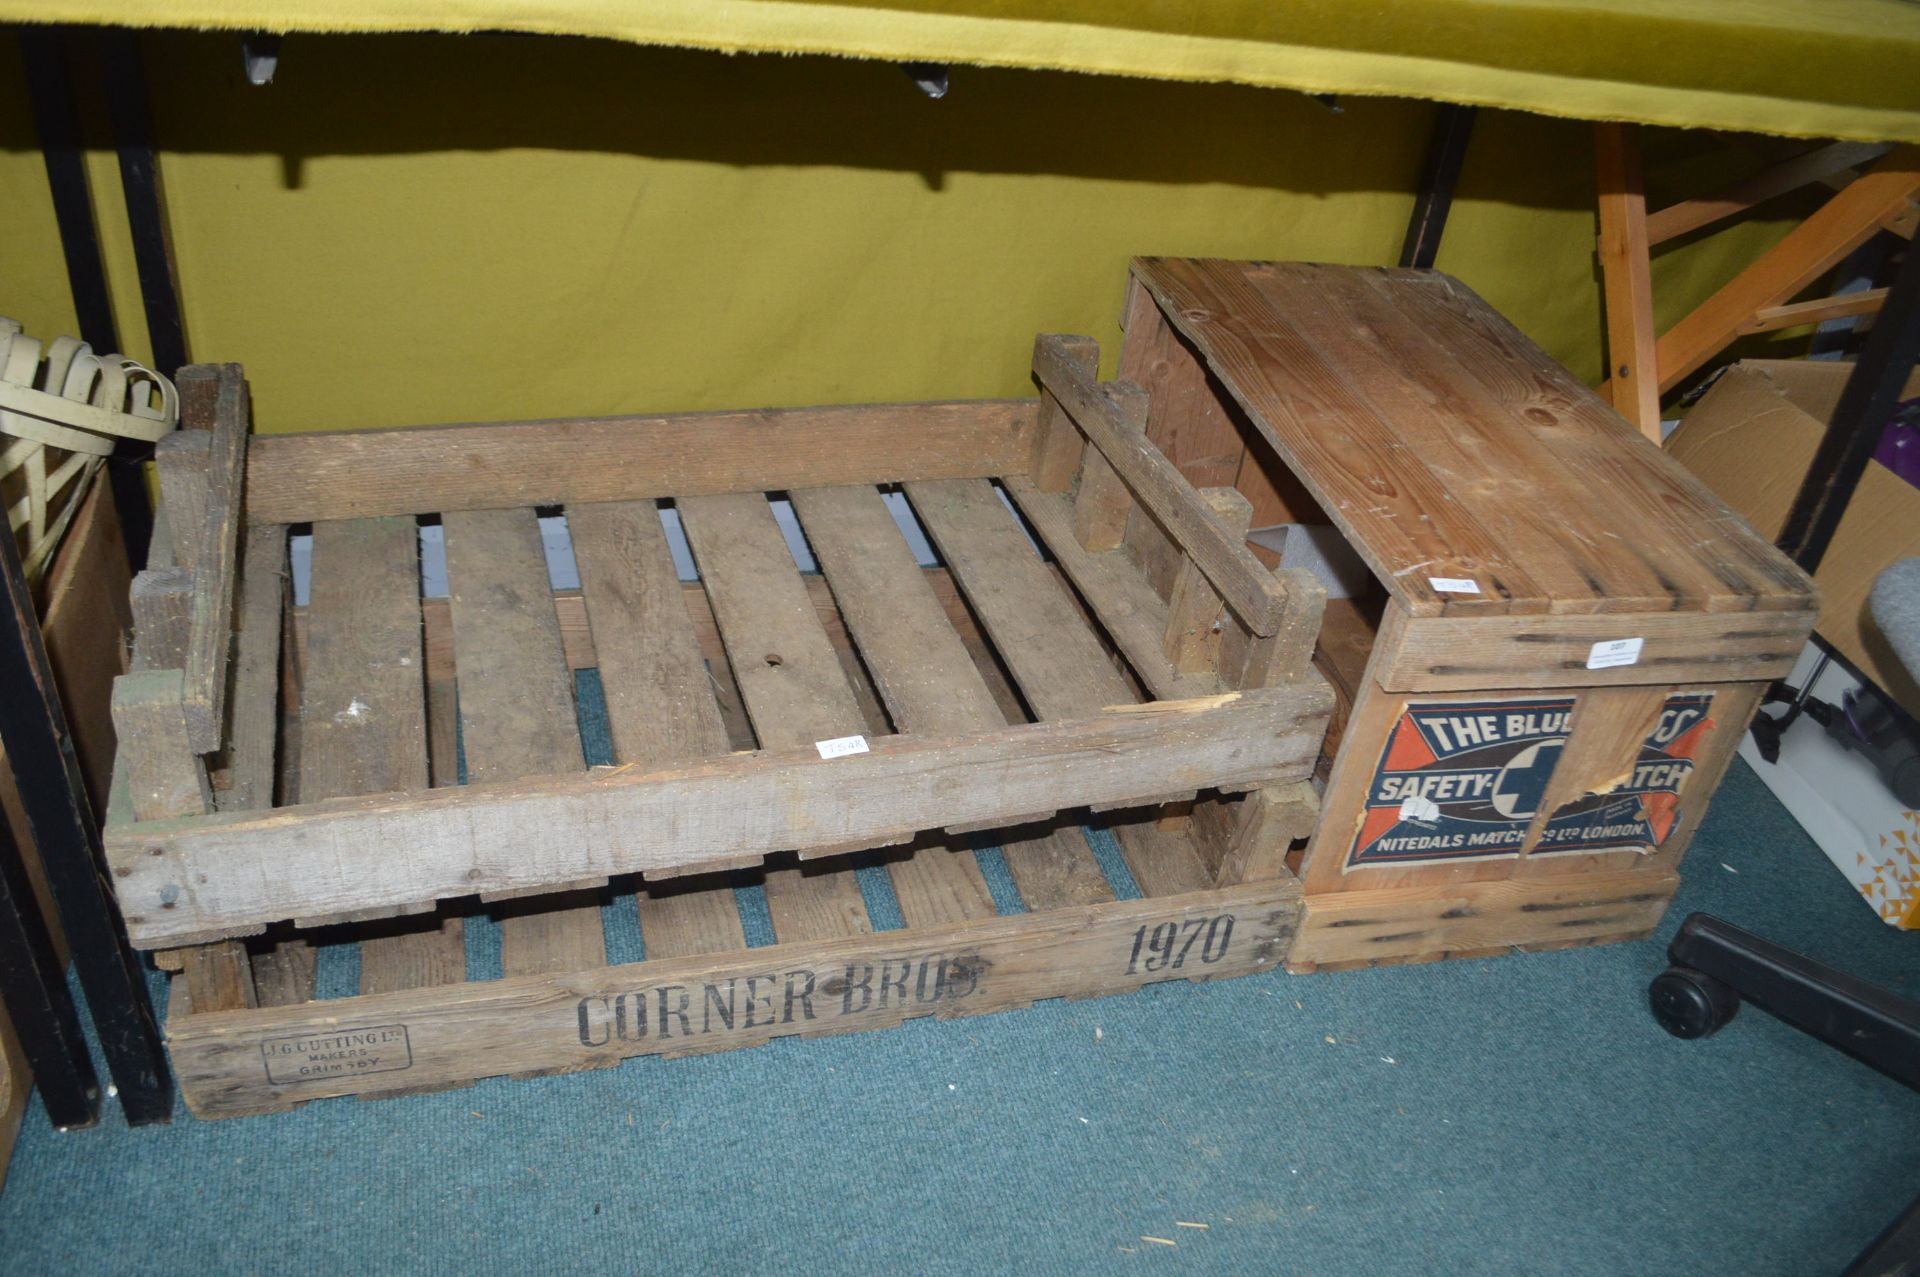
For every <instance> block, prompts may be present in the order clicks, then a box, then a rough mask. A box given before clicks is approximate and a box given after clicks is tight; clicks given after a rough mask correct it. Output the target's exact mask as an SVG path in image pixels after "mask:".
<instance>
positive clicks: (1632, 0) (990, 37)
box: [0, 0, 1920, 141]
mask: <svg viewBox="0 0 1920 1277" xmlns="http://www.w3.org/2000/svg"><path fill="white" fill-rule="evenodd" d="M0 20H17V21H27V22H36V21H37V22H109V23H120V24H124V25H131V26H146V27H212V28H228V29H238V30H269V31H529V32H541V33H547V34H569V35H587V36H606V37H612V38H615V39H621V40H631V41H636V42H640V43H646V44H668V45H681V46H687V47H692V48H704V49H719V50H724V51H729V52H742V51H744V52H781V53H839V54H848V55H852V56H856V57H870V58H881V59H887V60H891V61H902V60H909V59H934V60H939V61H952V62H964V63H974V64H986V65H994V66H1018V67H1039V68H1047V69H1060V70H1075V71H1094V72H1104V73H1110V74H1121V75H1139V76H1152V77H1156V78H1161V79H1172V80H1217V81H1231V82H1235V83H1241V84H1255V85H1263V86H1267V87H1278V88H1290V89H1301V90H1307V91H1311V92H1318V93H1355V94H1379V95H1392V96H1398V97H1415V98H1431V99H1437V100H1440V101H1454V102H1473V103H1479V104H1482V105H1487V106H1501V107H1517V108H1521V109H1524V110H1529V111H1537V112H1546V113H1549V114H1555V115H1565V116H1572V117H1575V118H1578V119H1586V120H1594V119H1632V120H1640V121H1643V122H1651V123H1659V124H1669V125H1680V126H1686V127H1695V128H1698V127H1712V128H1733V129H1752V130H1756V131H1762V132H1774V133H1787V134H1797V135H1803V136H1836V137H1858V138H1864V139H1867V140H1875V141H1877V140H1885V139H1900V140H1905V141H1920V86H1916V83H1915V80H1916V76H1915V71H1914V68H1915V66H1916V64H1920V6H1917V5H1915V4H1913V3H1912V2H1911V0H1375V2H1374V3H1367V4H1356V3H1354V2H1353V0H726V3H718V2H717V0H0Z"/></svg>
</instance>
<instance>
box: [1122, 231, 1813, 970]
mask: <svg viewBox="0 0 1920 1277" xmlns="http://www.w3.org/2000/svg"><path fill="white" fill-rule="evenodd" d="M1125 327H1126V342H1125V346H1124V348H1123V353H1122V356H1121V360H1120V376H1121V377H1123V378H1127V379H1130V380H1132V381H1135V382H1137V383H1139V384H1140V385H1142V386H1144V387H1145V388H1146V390H1147V392H1148V396H1149V410H1148V416H1149V426H1148V433H1149V435H1150V436H1151V437H1152V439H1153V440H1154V441H1155V442H1156V443H1157V444H1158V445H1159V446H1160V447H1161V449H1162V450H1163V452H1164V453H1165V454H1166V455H1167V456H1168V457H1169V458H1171V459H1172V460H1174V461H1175V463H1176V464H1178V465H1179V466H1180V468H1181V470H1182V471H1183V473H1185V474H1187V475H1188V476H1189V478H1191V479H1192V480H1193V481H1194V482H1195V483H1198V484H1203V485H1225V484H1232V485H1235V486H1237V488H1238V489H1239V490H1240V491H1241V492H1242V493H1243V494H1245V495H1246V496H1247V498H1248V500H1249V502H1250V504H1251V505H1252V507H1253V515H1252V521H1253V524H1254V526H1255V527H1257V528H1259V527H1267V526H1269V525H1279V524H1316V523H1317V524H1331V525H1333V527H1335V528H1336V529H1337V530H1338V531H1339V533H1340V534H1341V535H1342V536H1343V537H1344V538H1345V540H1346V541H1347V542H1348V544H1349V545H1350V546H1351V547H1352V548H1353V549H1354V550H1355V551H1357V552H1358V554H1359V556H1360V557H1361V558H1362V559H1364V561H1365V564H1366V566H1367V568H1368V569H1370V571H1371V573H1372V575H1373V577H1374V578H1375V580H1376V582H1377V585H1376V589H1375V591H1374V593H1373V594H1372V595H1371V597H1367V598H1361V599H1359V600H1353V601H1349V600H1339V601H1338V603H1339V606H1337V607H1333V608H1330V609H1329V612H1328V615H1327V625H1326V628H1325V630H1324V631H1323V639H1324V642H1323V644H1322V649H1321V651H1320V653H1319V655H1318V658H1317V659H1318V660H1319V661H1320V662H1321V663H1322V665H1323V667H1324V668H1325V669H1326V671H1327V672H1328V675H1329V677H1330V678H1331V679H1332V681H1333V682H1334V683H1335V685H1336V686H1337V687H1339V688H1340V690H1341V692H1342V697H1341V700H1342V705H1341V708H1340V710H1337V711H1336V715H1335V723H1336V730H1337V731H1338V732H1339V734H1338V737H1337V741H1338V743H1337V748H1336V747H1335V744H1334V742H1335V739H1336V737H1335V734H1334V733H1330V734H1329V747H1330V751H1332V756H1331V757H1330V759H1329V762H1330V774H1329V775H1328V777H1327V784H1326V791H1325V794H1324V795H1323V810H1322V819H1321V823H1320V826H1319V828H1318V830H1317V832H1316V833H1315V835H1314V837H1313V839H1312V841H1311V843H1310V844H1309V845H1308V846H1307V847H1306V848H1305V849H1304V853H1303V854H1302V855H1299V856H1296V857H1295V859H1294V861H1293V863H1294V864H1295V865H1296V867H1297V868H1298V870H1299V875H1300V878H1301V881H1302V883H1303V885H1304V886H1305V889H1306V892H1307V917H1306V921H1305V923H1304V925H1303V927H1302V931H1301V934H1300V936H1299V938H1298V940H1297V941H1296V943H1295V945H1294V948H1293V951H1292V953H1291V955H1290V958H1289V967H1290V969H1293V970H1300V971H1304V970H1311V969H1315V968H1319V967H1327V966H1342V965H1352V964H1365V963H1373V962H1380V961H1406V960H1417V959H1428V958H1437V957H1449V956H1462V955H1467V954H1484V953H1497V952H1505V951H1507V950H1508V949H1509V948H1511V947H1515V946H1518V947H1524V948H1542V947H1553V946H1558V945H1564V944H1571V943H1594V942H1600V941H1604V940H1617V939H1627V938H1632V937H1637V936H1640V935H1644V934H1646V933H1647V932H1648V931H1649V930H1650V929H1651V928H1652V927H1653V926H1654V925H1655V923H1657V922H1658V920H1659V918H1660V916H1661V913H1662V911H1663V910H1664V909H1665V907H1666V904H1667V901H1668V900H1669V899H1670V898H1671V896H1672V894H1673V892H1674V889H1675V887H1676V886H1677V884H1678V881H1679V879H1678V876H1677V867H1678V865H1679V862H1680V858H1681V856H1682V854H1683V853H1684V851H1685V849H1686V845H1687V842H1688V840H1689V838H1690V837H1691V836H1692V833H1693V830H1694V829H1695V828H1696V827H1697V826H1698V824H1699V822H1700V818H1701V817H1702V815H1703V814H1704V813H1705V811H1706V807H1707V802H1708V799H1709V798H1710V797H1711V796H1712V793H1713V790H1714V788H1715V786H1717V785H1718V783H1719V781H1720V779H1721V776H1722V774H1723V773H1724V771H1725V769H1726V767H1727V765H1728V763H1729V761H1730V759H1731V758H1732V755H1733V752H1734V749H1735V747H1736V746H1737V744H1738V742H1739V739H1740V737H1741V735H1742V733H1743V732H1744V731H1745V728H1746V725H1747V723H1748V721H1749V720H1750V718H1751V717H1752V714H1753V712H1754V709H1755V707H1756V704H1757V702H1758V698H1759V696H1760V694H1761V692H1762V691H1763V689H1764V688H1765V686H1766V684H1767V682H1768V681H1769V680H1771V679H1774V678H1778V677H1783V676H1785V674H1786V673H1787V672H1788V670H1789V668H1790V667H1791V665H1792V663H1793V660H1794V657H1795V656H1796V655H1797V654H1798V652H1799V651H1800V649H1801V647H1802V645H1803V644H1804V643H1805V641H1806V638H1807V636H1808V633H1809V631H1810V629H1811V626H1812V624H1813V620H1814V616H1815V608H1816V596H1815V591H1814V588H1813V585H1812V583H1811V581H1809V580H1808V579H1807V577H1806V576H1805V575H1804V574H1803V573H1802V572H1800V571H1799V569H1797V568H1796V567H1794V566H1793V564H1792V563H1790V562H1789V561H1788V560H1787V559H1786V558H1785V557H1784V556H1783V555H1781V554H1779V553H1778V552H1777V551H1776V550H1774V549H1773V547H1772V546H1770V545H1768V544H1767V543H1766V542H1765V541H1763V540H1762V539H1761V538H1760V537H1759V536H1757V535H1756V534H1755V533H1754V532H1753V530H1752V529H1751V528H1749V527H1748V526H1747V525H1746V524H1745V523H1744V522H1743V521H1742V520H1741V519H1740V518H1739V517H1738V516H1737V515H1735V514H1733V513H1732V512H1731V511H1729V510H1728V509H1727V508H1726V507H1725V506H1724V505H1723V504H1721V502H1720V501H1718V500H1717V499H1716V498H1715V497H1713V496H1712V494H1711V493H1709V492H1708V491H1707V490H1706V489H1705V488H1704V487H1703V486H1702V485H1701V484H1699V483H1698V482H1697V481H1696V480H1694V479H1693V478H1692V476H1691V475H1689V474H1688V473H1687V472H1686V471H1685V470H1684V469H1683V468H1681V467H1680V466H1679V465H1678V464H1677V463H1675V462H1673V461H1672V460H1671V459H1670V458H1668V457H1667V456H1666V455H1665V454H1664V453H1662V452H1661V451H1660V450H1659V449H1658V448H1656V447H1655V446H1653V445H1652V444H1650V443H1648V442H1647V441H1646V440H1645V439H1644V438H1642V437H1641V436H1640V435H1639V433H1638V432H1637V431H1635V430H1634V429H1633V428H1632V427H1630V426H1629V425H1628V424H1627V423H1626V422H1625V421H1624V420H1622V419H1621V418H1620V417H1619V416H1617V415H1616V414H1615V413H1614V412H1613V410H1612V409H1611V408H1610V407H1608V406H1607V405H1606V404H1604V403H1603V402H1602V401H1601V400H1600V399H1599V398H1598V397H1597V396H1596V395H1595V394H1593V392H1591V391H1590V390H1589V389H1588V388H1587V387H1585V386H1584V385H1582V384H1580V383H1579V382H1578V381H1576V380H1575V379H1574V378H1573V377H1572V376H1570V375H1569V374H1568V373H1567V372H1566V371H1565V370H1564V369H1563V368H1561V367H1560V366H1559V365H1558V364H1556V363H1554V362H1553V361H1552V360H1551V359H1550V358H1549V357H1548V356H1546V355H1545V354H1544V353H1543V352H1542V351H1540V350H1539V349H1538V348H1537V347H1535V346H1534V345H1533V344H1532V343H1531V342H1529V341H1528V340H1527V339H1526V338H1525V337H1524V336H1522V335H1521V334H1520V333H1519V332H1518V331H1517V330H1515V329H1514V328H1513V326H1512V325H1511V324H1509V323H1507V322H1506V321H1505V320H1504V319H1503V318H1502V317H1501V316H1500V315H1499V314H1498V313H1497V312H1496V311H1494V310H1493V308H1492V307H1490V306H1488V305H1487V304H1486V303H1485V302H1484V301H1482V300H1481V299H1480V298H1478V297H1477V296H1475V295H1474V294H1473V293H1472V292H1471V291H1470V290H1468V289H1467V288H1465V287H1464V286H1463V285H1461V284H1460V283H1459V282H1458V281H1456V280H1453V279H1451V278H1449V277H1447V276H1445V275H1441V274H1438V273H1435V272H1430V271H1399V270H1378V269H1359V268H1349V267H1337V266H1312V265H1305V264H1298V263H1269V262H1223V261H1202V260H1175V259H1162V258H1152V259H1141V260H1139V261H1136V262H1135V263H1134V268H1133V276H1132V284H1131V286H1130V289H1129V292H1128V300H1127V305H1126V321H1125ZM1343 718H1344V725H1343V726H1342V720H1343Z"/></svg>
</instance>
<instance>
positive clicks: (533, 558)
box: [443, 509, 607, 975]
mask: <svg viewBox="0 0 1920 1277" xmlns="http://www.w3.org/2000/svg"><path fill="white" fill-rule="evenodd" d="M443 526H444V528H445V532H446V547H447V584H448V590H449V592H450V596H451V606H452V613H453V651H454V665H455V668H456V670H457V673H458V679H459V690H460V726H461V740H462V743H463V745H464V747H465V750H466V758H467V776H468V779H469V780H470V781H472V782H475V783H485V782H489V781H502V780H518V779H520V778H521V777H523V776H541V775H555V774H558V773H563V772H571V771H577V770H578V769H579V768H581V767H582V766H584V765H585V759H584V757H583V756H582V754H581V752H580V726H579V721H578V719H577V718H576V717H575V714H574V705H573V675H572V673H571V672H570V671H569V670H568V669H567V660H566V654H565V652H564V650H563V649H562V647H561V643H560V621H559V618H558V617H557V616H556V615H555V613H554V610H553V591H552V585H551V583H550V582H549V580H548V577H547V560H546V554H545V551H544V550H543V549H542V547H541V542H540V523H539V520H538V519H537V518H536V517H535V516H534V512H533V511H532V510H525V509H522V510H468V511H458V512H455V513H452V514H448V515H446V516H445V518H444V520H443ZM601 881H602V883H604V881H605V880H604V879H602V880H601ZM565 903H566V907H560V906H561V902H560V901H557V900H555V899H554V898H553V897H551V896H549V897H546V898H545V899H543V900H541V901H539V902H537V903H536V904H535V905H534V906H532V907H528V906H523V905H514V906H508V907H506V908H503V909H502V910H501V914H502V916H501V922H500V928H501V947H500V962H501V965H502V967H503V968H505V970H506V971H507V973H508V974H509V975H531V974H538V973H541V972H551V971H578V970H585V969H588V968H591V967H596V966H604V965H605V964H606V961H607V948H606V936H605V934H604V933H603V931H602V928H601V925H600V909H599V906H598V904H597V902H595V901H594V900H593V898H592V897H591V896H590V895H589V894H587V893H586V892H585V891H581V892H579V893H577V894H574V898H573V899H572V900H570V901H567V902H565Z"/></svg>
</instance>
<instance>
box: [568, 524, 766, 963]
mask: <svg viewBox="0 0 1920 1277" xmlns="http://www.w3.org/2000/svg"><path fill="white" fill-rule="evenodd" d="M567 530H568V532H569V533H570V535H571V537H572V540H573V557H574V561H575V562H576V563H577V564H578V565H579V568H580V585H581V590H582V592H583V593H584V595H585V599H586V610H587V616H588V619H589V621H590V622H591V624H592V629H593V632H592V642H593V649H594V650H593V658H594V659H593V664H594V665H596V666H597V667H598V668H599V670H600V686H601V689H602V691H603V694H604V695H605V697H606V703H607V723H608V727H609V728H610V730H611V732H612V735H613V756H614V759H615V760H616V761H617V762H619V763H621V764H628V763H632V764H636V765H642V766H644V765H650V764H656V763H674V762H682V761H693V760H697V759H701V758H711V757H714V756H717V755H720V754H725V753H726V752H727V751H728V748H729V746H728V742H727V729H726V724H725V723H723V722H722V721H721V718H720V706H719V703H718V702H717V701H716V700H715V698H714V693H713V681H712V679H711V678H710V677H709V676H708V674H707V665H706V661H705V659H704V658H703V657H702V656H701V654H700V645H699V641H698V640H697V639H696V638H695V636H694V632H693V622H692V620H691V618H690V617H689V616H688V613H687V606H686V599H685V596H684V592H683V590H682V588H681V585H680V578H679V576H678V575H677V574H676V573H675V571H674V567H673V557H672V555H671V554H670V553H669V551H668V549H667V539H666V534H665V532H664V531H663V530H662V528H661V524H660V511H659V508H658V507H657V506H655V505H654V503H653V502H651V501H631V502H620V503H615V504H604V505H602V504H588V505H575V506H570V507H568V509H567ZM569 663H571V662H569ZM637 907H638V909H639V914H640V934H641V938H642V940H643V941H644V942H645V944H646V946H647V956H648V957H649V958H650V959H651V958H681V957H688V956H691V955H693V954H698V953H730V952H733V951H735V950H739V949H744V948H746V947H747V937H746V932H745V930H744V929H743V928H742V926H741V922H740V910H739V909H738V907H736V905H735V904H734V900H733V893H732V891H730V890H728V889H727V886H726V883H725V879H724V877H722V876H713V875H694V876H691V877H689V878H686V879H684V880H677V881H671V882H665V883H648V884H646V885H645V886H643V887H642V888H641V890H640V892H639V896H638V904H637Z"/></svg>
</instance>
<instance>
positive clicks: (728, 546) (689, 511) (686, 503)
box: [678, 492, 873, 942]
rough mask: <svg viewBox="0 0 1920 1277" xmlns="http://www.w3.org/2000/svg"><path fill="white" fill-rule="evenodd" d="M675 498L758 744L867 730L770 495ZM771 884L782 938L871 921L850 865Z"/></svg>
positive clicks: (805, 741) (773, 878)
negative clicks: (774, 516) (795, 560)
mask: <svg viewBox="0 0 1920 1277" xmlns="http://www.w3.org/2000/svg"><path fill="white" fill-rule="evenodd" d="M678 506H679V510H680V522H681V526H682V527H683V528H685V529H686V533H687V540H688V541H689V543H691V545H692V547H693V557H694V562H695V564H696V565H697V566H698V567H699V569H700V576H701V579H702V580H703V581H704V582H705V583H706V587H707V598H708V599H709V600H710V601H711V602H712V604H713V612H714V616H715V618H716V619H717V620H718V622H719V626H720V637H721V639H722V640H723V641H724V642H725V643H726V647H727V655H728V658H729V661H730V663H731V664H732V666H733V675H734V681H735V682H736V683H738V684H739V687H740V695H741V697H742V699H744V700H745V701H746V706H747V716H748V718H750V719H751V720H752V722H753V730H754V734H755V735H756V736H757V737H759V739H760V746H761V748H763V749H793V748H800V747H804V746H807V745H810V744H812V743H813V742H815V741H822V740H834V739H838V738H840V737H844V736H858V735H861V734H863V733H864V732H865V731H866V728H867V723H866V719H865V717H864V716H863V715H862V714H861V712H860V705H859V702H858V701H857V700H855V699H854V694H853V689H852V688H851V687H849V686H848V684H847V679H846V675H845V673H844V672H842V670H841V667H840V658H839V657H838V656H836V655H835V654H834V650H833V645H832V644H831V643H829V642H828V641H827V634H826V631H825V630H824V629H822V628H821V626H820V624H819V622H818V620H817V619H816V617H815V615H814V610H813V604H812V603H811V602H810V601H809V600H808V598H807V591H806V587H805V586H803V585H802V584H801V582H800V575H799V571H798V569H796V568H795V566H794V562H793V555H792V554H791V553H790V552H789V551H788V550H787V543H786V541H785V540H784V539H783V538H782V537H781V535H780V528H779V526H778V525H777V524H776V523H775V522H774V520H773V508H772V507H771V506H769V505H768V504H767V500H766V498H765V497H763V496H762V495H760V494H759V493H757V492H748V493H737V494H733V495H730V496H713V497H690V498H686V499H684V500H681V501H680V502H679V503H678ZM765 885H766V893H767V911H768V913H770V914H771V915H772V917H773V930H774V934H775V935H776V936H778V937H779V938H780V939H781V940H782V941H786V942H792V941H799V940H829V939H832V938H834V937H836V936H845V935H857V934H859V933H861V932H865V931H870V930H872V928H873V923H872V922H871V921H870V920H869V919H868V917H867V905H866V898H865V897H864V896H862V895H861V894H860V884H859V882H858V880H857V879H856V878H855V877H854V874H853V871H852V870H851V869H847V868H842V867H839V866H834V865H822V864H811V865H798V866H794V867H791V868H778V869H768V870H767V871H766V879H765Z"/></svg>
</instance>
